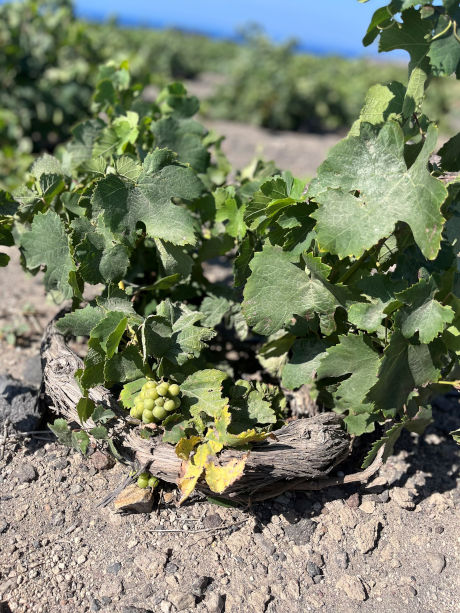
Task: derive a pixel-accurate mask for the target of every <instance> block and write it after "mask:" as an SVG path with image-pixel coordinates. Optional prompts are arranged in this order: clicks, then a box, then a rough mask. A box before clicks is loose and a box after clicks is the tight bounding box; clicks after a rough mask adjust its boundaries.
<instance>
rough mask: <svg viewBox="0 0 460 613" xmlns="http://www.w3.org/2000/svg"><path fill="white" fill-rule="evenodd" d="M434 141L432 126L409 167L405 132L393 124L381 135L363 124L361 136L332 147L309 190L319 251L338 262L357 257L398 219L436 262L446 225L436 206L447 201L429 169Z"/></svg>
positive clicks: (434, 130) (388, 125) (442, 187)
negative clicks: (405, 150) (325, 252)
mask: <svg viewBox="0 0 460 613" xmlns="http://www.w3.org/2000/svg"><path fill="white" fill-rule="evenodd" d="M436 140H437V129H436V127H435V126H434V125H433V124H432V125H430V126H429V128H428V131H427V135H426V140H425V143H424V145H423V148H422V150H421V151H420V153H419V155H418V157H417V159H416V160H415V162H414V163H413V164H412V166H411V167H410V168H409V169H408V168H407V166H406V163H405V161H404V134H403V131H402V129H401V128H400V126H399V125H398V124H397V123H396V122H393V121H389V122H388V123H386V124H385V125H384V126H383V127H382V128H381V130H380V131H378V130H376V128H375V127H373V126H371V125H370V124H362V125H361V129H360V135H359V136H349V137H347V138H345V139H344V140H342V141H341V142H339V143H338V144H337V145H335V147H333V148H332V149H331V152H330V153H329V156H328V158H327V159H326V161H325V162H323V163H322V164H321V166H320V167H319V169H318V177H317V178H316V179H315V180H314V181H313V182H312V183H311V185H310V188H309V191H308V195H309V196H310V197H312V198H314V199H315V200H316V202H318V204H319V208H318V210H317V211H315V212H314V213H313V214H312V217H314V218H315V219H316V220H317V224H316V232H317V235H318V241H319V244H320V246H321V248H322V249H326V250H328V251H330V252H331V253H335V254H337V255H338V256H339V257H340V258H345V257H347V256H354V257H359V256H361V255H362V254H363V253H364V251H366V250H367V249H370V248H371V247H372V246H373V245H375V244H376V243H377V242H378V241H379V240H380V239H382V238H385V237H387V236H389V235H390V234H391V233H392V232H393V230H394V227H395V224H396V223H397V222H398V221H404V222H406V223H407V224H408V225H409V226H410V228H411V230H412V233H413V235H414V239H415V241H416V243H417V245H418V246H419V247H420V250H421V251H422V253H423V255H424V256H425V257H426V258H428V259H434V258H435V257H436V255H437V253H438V251H439V248H440V244H441V234H442V228H443V224H444V218H443V216H442V215H441V211H440V208H441V205H442V203H443V202H444V200H445V199H446V197H447V190H446V188H445V187H444V185H443V184H442V182H441V181H439V180H438V179H436V178H434V177H432V176H431V175H430V173H429V172H428V169H427V164H428V160H429V157H430V155H431V153H432V152H433V150H434V148H435V146H436ZM382 210H384V211H385V214H384V215H382ZM427 228H430V230H429V231H427Z"/></svg>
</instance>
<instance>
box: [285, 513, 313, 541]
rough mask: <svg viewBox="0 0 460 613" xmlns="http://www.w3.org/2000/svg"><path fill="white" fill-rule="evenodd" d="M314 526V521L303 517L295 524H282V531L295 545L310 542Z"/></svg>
mask: <svg viewBox="0 0 460 613" xmlns="http://www.w3.org/2000/svg"><path fill="white" fill-rule="evenodd" d="M316 527H317V524H316V522H314V521H313V520H311V519H308V518H306V517H304V518H303V519H301V520H300V521H298V522H297V523H296V524H289V525H287V526H284V533H285V535H286V537H287V538H288V539H289V540H290V541H292V542H293V543H294V544H295V545H305V544H306V543H309V542H310V539H311V537H312V536H313V534H314V532H315V530H316Z"/></svg>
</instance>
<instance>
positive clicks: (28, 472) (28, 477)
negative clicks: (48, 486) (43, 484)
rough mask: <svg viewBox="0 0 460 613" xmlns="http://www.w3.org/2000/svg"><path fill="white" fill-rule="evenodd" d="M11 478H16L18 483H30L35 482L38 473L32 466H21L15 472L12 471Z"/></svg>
mask: <svg viewBox="0 0 460 613" xmlns="http://www.w3.org/2000/svg"><path fill="white" fill-rule="evenodd" d="M11 476H12V477H16V479H17V480H18V481H19V483H30V482H31V481H35V479H36V478H37V476H38V473H37V471H36V469H35V467H34V466H32V464H28V463H27V464H21V466H18V468H16V470H14V471H13V474H12V475H11Z"/></svg>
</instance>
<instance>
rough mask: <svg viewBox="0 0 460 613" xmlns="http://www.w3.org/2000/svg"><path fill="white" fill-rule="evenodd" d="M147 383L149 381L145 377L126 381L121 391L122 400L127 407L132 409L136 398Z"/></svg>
mask: <svg viewBox="0 0 460 613" xmlns="http://www.w3.org/2000/svg"><path fill="white" fill-rule="evenodd" d="M145 383H147V379H146V378H145V377H141V378H140V379H136V380H135V381H130V382H129V383H125V385H124V386H123V389H122V390H121V393H120V401H121V403H122V405H123V406H124V408H125V409H131V408H132V407H133V406H134V400H135V398H136V396H137V394H138V393H139V392H140V391H141V389H142V387H143V385H144V384H145Z"/></svg>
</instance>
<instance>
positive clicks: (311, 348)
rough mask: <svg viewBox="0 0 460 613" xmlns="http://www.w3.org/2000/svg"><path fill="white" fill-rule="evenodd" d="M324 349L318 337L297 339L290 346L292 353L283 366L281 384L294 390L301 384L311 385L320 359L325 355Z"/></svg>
mask: <svg viewBox="0 0 460 613" xmlns="http://www.w3.org/2000/svg"><path fill="white" fill-rule="evenodd" d="M325 349H326V344H325V343H324V342H323V341H322V340H320V339H311V338H308V339H307V338H300V339H297V340H296V341H295V342H294V345H293V347H292V355H291V357H290V358H289V361H288V362H287V364H285V365H284V367H283V371H282V378H281V382H282V384H283V386H284V387H287V388H288V389H290V390H294V389H297V388H299V387H302V385H311V384H312V383H313V381H314V379H315V377H316V372H317V370H318V367H319V365H320V362H321V359H322V358H323V357H324V356H325V355H326V353H325Z"/></svg>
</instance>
